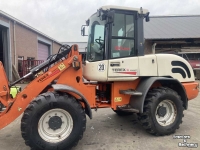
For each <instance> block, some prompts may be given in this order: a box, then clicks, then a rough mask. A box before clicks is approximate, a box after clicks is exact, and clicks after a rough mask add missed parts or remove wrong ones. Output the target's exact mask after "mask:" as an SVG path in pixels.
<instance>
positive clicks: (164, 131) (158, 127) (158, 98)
mask: <svg viewBox="0 0 200 150" xmlns="http://www.w3.org/2000/svg"><path fill="white" fill-rule="evenodd" d="M163 102H169V103H172V104H173V108H174V110H176V111H175V112H176V116H174V118H175V119H173V120H171V121H169V124H166V125H162V121H161V122H159V121H160V120H158V118H160V116H159V115H158V113H159V114H160V115H163V116H161V117H165V115H166V114H164V113H163V112H162V113H163V114H162V113H161V111H160V112H159V108H160V107H162V106H160V105H159V104H161V103H163ZM156 110H157V112H156ZM165 110H166V109H165ZM168 110H170V109H168ZM183 110H184V108H183V102H182V101H181V98H180V96H179V95H178V94H177V93H176V92H175V91H174V90H172V89H170V88H167V87H160V88H154V89H152V90H150V91H149V92H148V94H147V97H146V99H145V102H144V109H143V113H140V114H138V120H139V121H140V123H141V125H142V126H143V127H144V129H146V131H147V132H148V133H150V134H153V135H157V136H162V135H169V134H172V133H174V132H175V130H176V129H178V128H179V125H180V124H181V123H182V117H183ZM168 112H170V111H168ZM168 112H167V111H165V113H168ZM172 112H173V111H172ZM156 113H157V114H156ZM171 114H172V116H173V115H174V114H175V113H174V114H173V113H171ZM156 115H158V116H157V117H158V118H156ZM172 118H173V117H172ZM161 119H162V118H161ZM163 123H164V122H163ZM165 123H166V122H165Z"/></svg>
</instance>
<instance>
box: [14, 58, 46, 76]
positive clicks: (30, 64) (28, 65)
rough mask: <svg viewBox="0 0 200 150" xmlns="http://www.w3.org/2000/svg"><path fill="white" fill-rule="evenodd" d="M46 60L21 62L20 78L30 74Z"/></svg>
mask: <svg viewBox="0 0 200 150" xmlns="http://www.w3.org/2000/svg"><path fill="white" fill-rule="evenodd" d="M43 62H44V60H21V61H20V62H19V63H18V72H19V75H20V77H23V76H24V75H26V74H28V73H29V72H30V70H31V69H32V68H34V67H35V66H38V65H39V64H41V63H43Z"/></svg>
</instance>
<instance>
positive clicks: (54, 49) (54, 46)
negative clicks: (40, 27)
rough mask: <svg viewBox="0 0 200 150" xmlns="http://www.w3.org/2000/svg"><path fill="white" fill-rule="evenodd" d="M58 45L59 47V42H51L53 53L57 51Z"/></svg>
mask: <svg viewBox="0 0 200 150" xmlns="http://www.w3.org/2000/svg"><path fill="white" fill-rule="evenodd" d="M60 47H61V45H60V44H58V43H56V42H53V48H52V50H53V54H56V53H58V50H59V48H60Z"/></svg>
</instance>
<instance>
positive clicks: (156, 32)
mask: <svg viewBox="0 0 200 150" xmlns="http://www.w3.org/2000/svg"><path fill="white" fill-rule="evenodd" d="M144 38H145V39H183V38H200V15H187V16H151V17H150V21H149V22H145V21H144Z"/></svg>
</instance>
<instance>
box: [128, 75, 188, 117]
mask: <svg viewBox="0 0 200 150" xmlns="http://www.w3.org/2000/svg"><path fill="white" fill-rule="evenodd" d="M156 81H159V83H161V84H162V86H165V87H169V88H171V89H173V90H174V91H176V92H177V93H178V94H179V95H180V96H181V100H182V101H183V106H184V108H185V109H187V107H188V100H187V95H186V91H185V88H184V87H183V86H182V84H181V83H180V82H179V81H178V80H177V79H173V78H166V77H145V78H142V79H141V81H140V84H139V85H138V87H137V89H136V90H137V91H138V92H142V96H135V95H132V96H131V98H130V102H129V104H130V105H131V107H132V108H134V109H138V110H139V112H140V113H143V105H144V101H145V98H146V96H147V93H148V91H149V89H150V87H151V86H152V85H153V83H154V82H156Z"/></svg>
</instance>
